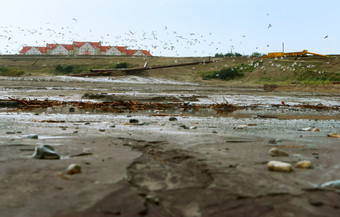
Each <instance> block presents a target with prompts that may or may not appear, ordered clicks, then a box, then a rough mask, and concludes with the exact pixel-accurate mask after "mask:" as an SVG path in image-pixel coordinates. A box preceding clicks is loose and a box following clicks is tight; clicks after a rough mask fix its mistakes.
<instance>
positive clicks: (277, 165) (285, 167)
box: [267, 160, 293, 172]
mask: <svg viewBox="0 0 340 217" xmlns="http://www.w3.org/2000/svg"><path fill="white" fill-rule="evenodd" d="M267 167H268V169H269V170H271V171H275V172H291V171H293V167H292V165H291V164H290V163H285V162H281V161H275V160H272V161H269V162H268V163H267Z"/></svg>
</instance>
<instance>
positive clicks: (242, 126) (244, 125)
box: [234, 124, 248, 130]
mask: <svg viewBox="0 0 340 217" xmlns="http://www.w3.org/2000/svg"><path fill="white" fill-rule="evenodd" d="M246 127H248V125H247V124H242V125H238V126H237V127H234V129H237V130H242V129H244V128H246Z"/></svg>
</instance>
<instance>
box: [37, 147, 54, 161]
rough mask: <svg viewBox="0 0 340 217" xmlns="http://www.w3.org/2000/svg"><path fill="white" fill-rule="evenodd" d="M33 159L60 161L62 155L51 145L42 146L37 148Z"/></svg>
mask: <svg viewBox="0 0 340 217" xmlns="http://www.w3.org/2000/svg"><path fill="white" fill-rule="evenodd" d="M32 157H34V158H36V159H55V160H56V159H60V155H59V154H58V153H57V152H55V151H54V148H53V147H52V146H50V145H41V146H38V147H36V148H35V150H34V153H33V155H32Z"/></svg>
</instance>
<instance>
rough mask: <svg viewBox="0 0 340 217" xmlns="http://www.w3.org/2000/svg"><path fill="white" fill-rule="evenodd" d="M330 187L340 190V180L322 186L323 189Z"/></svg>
mask: <svg viewBox="0 0 340 217" xmlns="http://www.w3.org/2000/svg"><path fill="white" fill-rule="evenodd" d="M328 187H332V188H337V189H340V179H339V180H335V181H330V182H325V183H323V184H322V185H321V188H328Z"/></svg>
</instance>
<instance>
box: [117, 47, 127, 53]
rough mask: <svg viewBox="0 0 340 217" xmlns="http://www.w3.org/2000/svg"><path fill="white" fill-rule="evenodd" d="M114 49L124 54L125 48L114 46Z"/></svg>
mask: <svg viewBox="0 0 340 217" xmlns="http://www.w3.org/2000/svg"><path fill="white" fill-rule="evenodd" d="M115 48H117V50H119V51H120V52H121V53H123V52H126V47H119V46H115Z"/></svg>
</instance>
